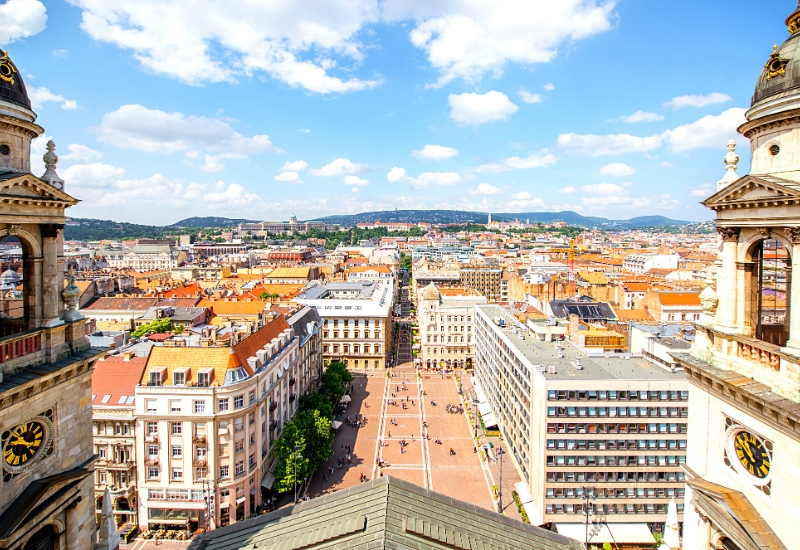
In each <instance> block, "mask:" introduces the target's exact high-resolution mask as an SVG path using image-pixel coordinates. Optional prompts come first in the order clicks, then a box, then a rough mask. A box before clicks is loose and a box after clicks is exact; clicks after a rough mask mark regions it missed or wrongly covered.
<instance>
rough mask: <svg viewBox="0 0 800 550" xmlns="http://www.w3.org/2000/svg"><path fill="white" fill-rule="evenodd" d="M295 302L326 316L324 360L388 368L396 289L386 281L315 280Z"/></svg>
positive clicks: (324, 322)
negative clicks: (320, 282)
mask: <svg viewBox="0 0 800 550" xmlns="http://www.w3.org/2000/svg"><path fill="white" fill-rule="evenodd" d="M295 302H297V303H299V304H302V305H305V306H308V307H313V308H314V309H316V311H317V313H319V315H320V317H321V318H322V320H323V344H322V360H323V362H325V363H326V364H327V363H329V362H332V361H342V362H343V363H344V364H345V365H347V366H348V367H352V368H371V369H372V368H375V369H378V368H385V367H386V366H387V359H388V357H389V353H390V351H391V337H392V306H393V303H394V290H393V286H392V284H391V283H389V282H386V281H380V282H377V281H371V282H359V283H338V282H337V283H324V284H312V286H310V287H309V288H306V289H305V290H304V291H303V293H302V294H300V295H299V296H298V297H297V298H295Z"/></svg>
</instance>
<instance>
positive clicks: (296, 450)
mask: <svg viewBox="0 0 800 550" xmlns="http://www.w3.org/2000/svg"><path fill="white" fill-rule="evenodd" d="M300 449H301V446H300V444H299V443H295V444H294V503H295V504H297V459H298V458H303V455H301V454H300Z"/></svg>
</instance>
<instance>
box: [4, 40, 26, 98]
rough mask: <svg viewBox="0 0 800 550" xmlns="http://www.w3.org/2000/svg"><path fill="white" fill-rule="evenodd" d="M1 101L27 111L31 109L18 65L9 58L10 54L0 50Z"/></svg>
mask: <svg viewBox="0 0 800 550" xmlns="http://www.w3.org/2000/svg"><path fill="white" fill-rule="evenodd" d="M0 101H7V102H8V103H13V104H14V105H19V106H20V107H25V108H26V109H29V110H30V108H31V100H30V99H29V98H28V91H27V90H26V89H25V83H24V82H23V81H22V75H21V74H19V71H18V70H17V67H16V65H14V62H13V61H11V59H10V58H9V57H8V52H5V51H3V50H1V49H0Z"/></svg>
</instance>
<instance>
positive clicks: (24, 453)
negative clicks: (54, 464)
mask: <svg viewBox="0 0 800 550" xmlns="http://www.w3.org/2000/svg"><path fill="white" fill-rule="evenodd" d="M48 413H50V414H48ZM51 416H52V413H51V411H47V412H46V413H44V414H42V415H40V416H35V417H33V418H31V419H29V420H27V421H25V422H23V423H22V424H19V425H17V426H14V427H12V428H11V429H8V430H6V431H4V432H3V434H2V437H1V439H0V441H2V449H3V463H2V465H3V474H4V475H3V478H4V480H6V481H7V480H9V479H10V478H11V477H13V476H14V475H17V474H21V473H23V472H25V471H27V470H29V469H30V468H32V467H33V466H34V465H35V464H36V463H38V462H39V461H40V460H42V459H43V458H45V457H47V456H50V455H51V454H52V453H53V445H52V443H53V423H52V421H51V420H50V417H51Z"/></svg>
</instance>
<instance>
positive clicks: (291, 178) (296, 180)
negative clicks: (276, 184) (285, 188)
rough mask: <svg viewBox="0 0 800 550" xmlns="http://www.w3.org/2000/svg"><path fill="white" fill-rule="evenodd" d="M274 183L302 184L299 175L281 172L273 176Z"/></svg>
mask: <svg viewBox="0 0 800 550" xmlns="http://www.w3.org/2000/svg"><path fill="white" fill-rule="evenodd" d="M275 181H283V182H286V183H293V184H300V183H303V182H302V180H301V179H300V174H299V173H297V172H281V173H280V174H278V175H277V176H275Z"/></svg>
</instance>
